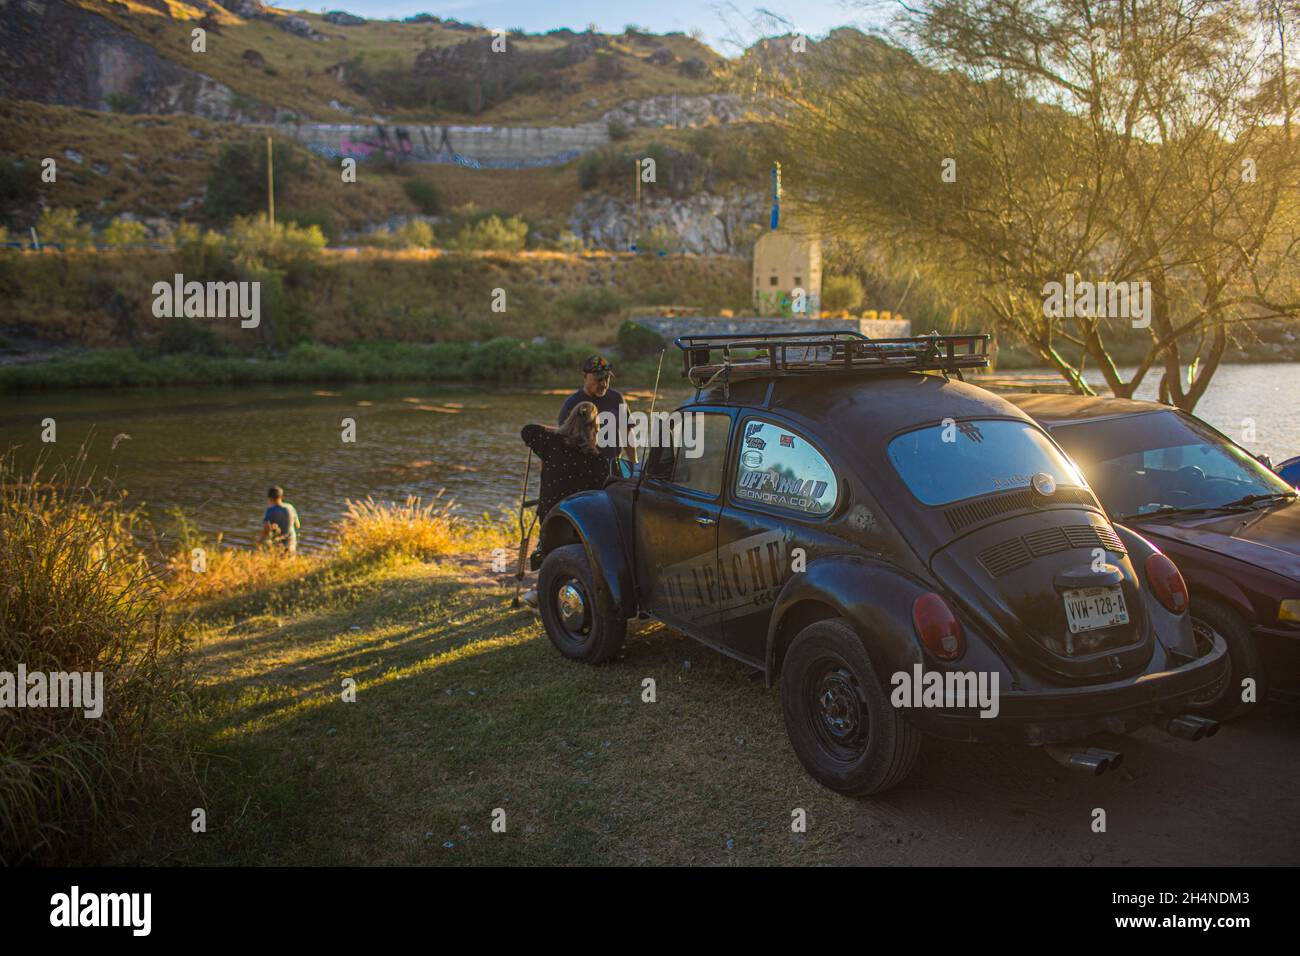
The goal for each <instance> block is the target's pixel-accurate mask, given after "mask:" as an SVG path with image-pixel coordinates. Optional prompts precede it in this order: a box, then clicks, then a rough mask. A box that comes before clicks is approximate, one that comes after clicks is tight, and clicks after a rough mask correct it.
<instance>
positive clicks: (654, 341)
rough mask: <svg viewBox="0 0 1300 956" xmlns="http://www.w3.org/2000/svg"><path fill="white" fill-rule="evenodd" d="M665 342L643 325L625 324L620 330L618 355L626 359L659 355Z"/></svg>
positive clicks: (629, 322)
mask: <svg viewBox="0 0 1300 956" xmlns="http://www.w3.org/2000/svg"><path fill="white" fill-rule="evenodd" d="M663 347H664V340H663V339H662V338H661V337H660V336H659V335H657V334H656V333H654V332H651V331H650V330H649V329H647V328H646V327H645V326H643V325H638V324H637V323H635V322H632V321H628V322H624V323H623V324H622V325H621V326H619V329H618V354H619V356H620V357H622V358H625V359H640V358H646V357H647V356H651V355H658V354H659V352H660V350H661V349H663Z"/></svg>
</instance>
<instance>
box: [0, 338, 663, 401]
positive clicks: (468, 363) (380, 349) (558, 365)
mask: <svg viewBox="0 0 1300 956" xmlns="http://www.w3.org/2000/svg"><path fill="white" fill-rule="evenodd" d="M591 351H592V349H591V348H587V347H583V346H572V345H561V344H559V343H545V344H542V345H532V344H530V343H527V342H519V341H517V340H514V339H497V340H494V341H489V342H483V343H467V342H443V343H434V344H431V345H411V344H403V343H382V342H380V343H367V344H363V345H358V346H356V347H353V348H330V347H328V346H323V345H300V346H297V347H295V348H293V349H291V350H289V351H288V352H287V353H286V354H284V355H282V356H278V357H270V358H262V357H257V358H246V357H240V356H229V355H227V356H214V355H203V354H196V353H182V354H173V355H150V354H148V353H146V352H137V351H134V350H131V349H107V350H103V351H87V352H80V353H76V354H71V355H66V356H63V357H59V358H54V359H51V360H49V361H45V362H34V363H31V364H22V365H17V364H15V365H9V366H0V392H6V391H8V392H13V391H20V390H23V391H26V390H32V389H42V388H148V387H158V386H170V385H253V384H286V383H303V384H308V383H319V384H331V383H348V382H440V383H449V382H474V383H483V384H516V383H518V384H534V385H551V384H555V385H559V384H566V383H569V382H571V381H572V380H573V377H574V374H575V369H577V368H578V367H579V365H580V364H581V361H582V359H583V358H584V357H585V356H586V355H588V354H590V353H591ZM643 366H645V362H644V361H643V362H641V363H639V364H637V363H621V365H620V372H627V373H630V374H633V375H636V376H637V378H638V380H640V379H645V378H647V377H648V378H650V379H653V376H654V367H653V365H650V366H648V371H647V368H646V367H643Z"/></svg>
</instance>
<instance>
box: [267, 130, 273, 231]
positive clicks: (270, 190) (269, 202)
mask: <svg viewBox="0 0 1300 956" xmlns="http://www.w3.org/2000/svg"><path fill="white" fill-rule="evenodd" d="M272 166H273V164H272V158H271V137H270V135H269V134H268V135H267V137H266V216H267V218H268V219H270V220H271V225H272V226H274V225H275V171H274V169H273V168H272Z"/></svg>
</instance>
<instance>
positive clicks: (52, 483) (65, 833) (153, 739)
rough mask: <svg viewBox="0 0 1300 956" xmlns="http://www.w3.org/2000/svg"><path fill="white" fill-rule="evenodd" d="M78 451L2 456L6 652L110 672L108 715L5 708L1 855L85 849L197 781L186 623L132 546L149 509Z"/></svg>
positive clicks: (53, 665) (66, 668)
mask: <svg viewBox="0 0 1300 956" xmlns="http://www.w3.org/2000/svg"><path fill="white" fill-rule="evenodd" d="M81 460H82V459H78V460H76V461H74V463H73V464H72V465H70V466H69V467H67V468H65V469H62V470H61V471H59V472H57V473H55V474H54V475H52V476H50V477H49V478H45V477H44V476H43V475H41V474H40V471H39V469H37V470H35V471H33V472H32V473H31V474H19V473H18V472H17V471H16V469H15V468H14V467H13V459H12V458H11V457H10V458H6V459H5V460H4V461H3V462H0V542H3V547H0V582H3V585H2V586H0V661H4V662H6V666H7V667H10V666H15V665H17V664H18V663H22V664H24V665H25V666H26V669H27V672H28V674H29V675H31V674H36V673H44V674H49V673H51V672H58V673H62V674H72V673H80V674H102V675H103V676H102V681H103V686H102V689H103V693H102V696H101V697H100V704H101V705H102V707H103V712H102V714H101V715H100V716H99V717H98V718H97V719H89V718H87V717H85V716H84V710H83V709H69V708H66V707H24V708H12V707H5V708H0V863H4V864H14V863H20V862H66V861H69V860H75V859H78V858H80V857H87V856H88V855H89V854H92V853H94V852H95V850H96V849H97V847H96V846H95V845H96V844H98V843H101V842H102V840H103V836H102V835H103V834H105V833H111V832H114V831H115V830H117V829H119V828H121V826H120V825H121V822H122V820H123V819H124V817H125V814H126V813H127V810H128V807H129V805H130V804H131V802H132V801H134V800H136V799H138V798H140V797H142V796H143V795H144V793H145V791H146V790H147V789H148V788H150V787H151V786H154V785H158V786H162V785H165V784H169V783H173V782H175V781H179V780H184V779H190V778H189V773H190V764H189V758H188V754H187V751H186V748H185V743H184V739H183V736H182V734H181V732H180V730H179V727H180V720H181V719H182V718H183V716H184V715H185V714H186V712H187V710H188V707H189V701H190V698H189V688H188V684H187V681H186V677H185V671H184V657H183V649H184V634H183V631H182V630H181V627H180V626H179V625H178V624H177V623H175V622H174V621H173V620H171V619H170V618H169V617H168V616H166V615H165V614H164V613H163V611H162V606H161V598H162V587H161V583H162V582H161V579H160V577H159V576H158V575H157V573H156V572H155V571H153V570H151V569H150V567H149V566H148V565H147V564H146V563H145V562H144V561H143V560H142V555H141V553H140V552H139V551H138V550H137V548H136V546H135V544H134V540H133V534H134V533H136V532H138V531H140V530H142V529H141V528H140V527H139V525H140V519H139V516H138V514H136V513H134V512H128V511H126V510H124V509H123V508H122V507H121V504H120V499H119V498H109V499H101V498H99V497H98V496H97V495H95V494H94V493H93V492H92V491H91V489H90V487H89V482H88V480H85V479H83V478H82V477H81V472H80V463H81ZM21 692H26V689H25V688H24V689H22V690H21Z"/></svg>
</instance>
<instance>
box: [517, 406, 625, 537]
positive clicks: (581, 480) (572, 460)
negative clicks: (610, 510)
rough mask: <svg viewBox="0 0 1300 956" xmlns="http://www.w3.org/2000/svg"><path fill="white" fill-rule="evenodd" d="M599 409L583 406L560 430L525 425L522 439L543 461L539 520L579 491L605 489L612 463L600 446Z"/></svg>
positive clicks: (572, 414) (538, 502) (566, 420)
mask: <svg viewBox="0 0 1300 956" xmlns="http://www.w3.org/2000/svg"><path fill="white" fill-rule="evenodd" d="M596 415H597V412H596V406H595V405H594V404H592V403H591V402H579V403H578V404H577V405H575V406H573V411H571V412H569V417H568V418H566V419H565V420H564V423H563V424H562V425H560V426H559V427H558V428H547V427H546V426H545V425H525V426H524V428H523V431H521V432H520V433H519V437H520V438H522V439H523V440H524V444H525V445H527V446H528V447H529V448H531V449H532V450H533V451H534V452H535V453H536V454H537V457H538V458H540V459H541V460H542V488H541V494H540V495H538V498H537V520H538V521H539V522H540V521H541V520H542V519H543V518H545V517H546V514H547V512H549V511H550V510H551V509H552V508H554V507H555V506H556V505H557V504H558V503H559V502H560V500H561V499H563V498H567V497H568V496H569V495H573V494H577V493H578V492H579V491H587V490H588V489H591V488H601V487H604V484H605V479H606V478H608V477H609V459H608V458H606V457H605V456H604V455H602V454H601V453H600V448H599V447H598V446H597V445H596V432H597V420H596Z"/></svg>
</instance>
